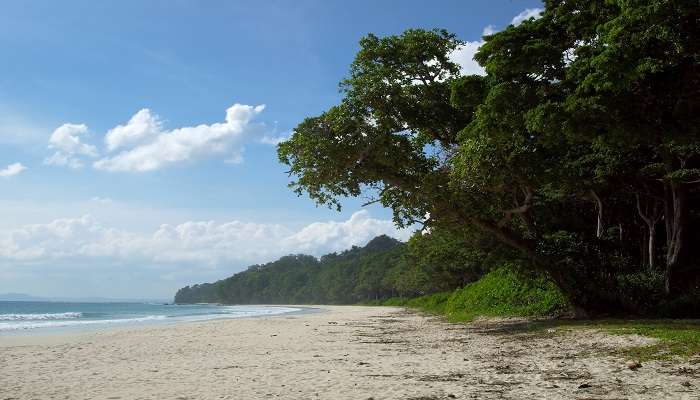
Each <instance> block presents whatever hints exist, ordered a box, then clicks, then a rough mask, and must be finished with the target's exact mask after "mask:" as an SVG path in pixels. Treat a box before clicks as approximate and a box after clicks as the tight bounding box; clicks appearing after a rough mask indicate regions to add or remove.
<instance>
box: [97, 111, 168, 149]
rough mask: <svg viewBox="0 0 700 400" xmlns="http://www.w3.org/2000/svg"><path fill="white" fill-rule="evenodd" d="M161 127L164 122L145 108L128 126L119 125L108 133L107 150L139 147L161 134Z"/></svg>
mask: <svg viewBox="0 0 700 400" xmlns="http://www.w3.org/2000/svg"><path fill="white" fill-rule="evenodd" d="M161 127H162V122H161V121H160V119H159V118H158V116H157V115H154V114H152V113H151V110H149V109H147V108H144V109H142V110H140V111H139V112H137V113H136V114H134V116H133V117H131V119H130V120H129V122H127V123H126V125H118V126H116V127H114V128H112V129H110V130H109V132H107V135H106V136H105V142H106V143H107V150H108V151H114V150H116V149H118V148H120V147H124V146H131V145H137V144H141V143H143V142H144V141H146V140H148V139H153V138H155V137H156V136H158V134H159V133H160V132H161Z"/></svg>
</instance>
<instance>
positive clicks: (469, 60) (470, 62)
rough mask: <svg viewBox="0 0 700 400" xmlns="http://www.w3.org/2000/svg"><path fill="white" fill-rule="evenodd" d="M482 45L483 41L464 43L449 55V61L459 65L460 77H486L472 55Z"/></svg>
mask: <svg viewBox="0 0 700 400" xmlns="http://www.w3.org/2000/svg"><path fill="white" fill-rule="evenodd" d="M482 44H484V41H483V40H480V41H476V42H465V43H464V45H462V46H460V47H459V48H458V49H456V50H455V51H453V52H452V53H451V54H450V61H452V62H454V63H456V64H457V65H459V68H460V72H461V74H462V75H486V71H485V70H484V67H482V66H481V65H479V63H478V62H476V60H474V55H475V54H476V52H477V51H478V50H479V47H481V45H482Z"/></svg>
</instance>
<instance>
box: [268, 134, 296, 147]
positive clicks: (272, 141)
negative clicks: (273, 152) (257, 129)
mask: <svg viewBox="0 0 700 400" xmlns="http://www.w3.org/2000/svg"><path fill="white" fill-rule="evenodd" d="M291 137H292V133H291V132H289V133H287V134H284V135H280V136H268V135H265V136H263V137H262V139H260V143H263V144H269V145H272V146H277V145H278V144H280V143H282V142H286V141H287V140H289V138H291Z"/></svg>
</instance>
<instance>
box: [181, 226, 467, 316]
mask: <svg viewBox="0 0 700 400" xmlns="http://www.w3.org/2000/svg"><path fill="white" fill-rule="evenodd" d="M440 240H441V239H440V238H439V237H433V236H431V235H426V236H425V237H416V238H414V239H413V240H411V241H410V242H409V243H408V244H404V243H401V242H399V241H397V240H395V239H391V238H389V237H387V236H379V237H376V238H374V239H373V240H371V241H370V242H369V243H367V245H366V246H364V247H354V248H352V249H350V250H347V251H344V252H342V253H340V254H335V253H333V254H328V255H325V256H323V257H321V258H320V259H317V258H315V257H312V256H308V255H290V256H286V257H282V258H280V259H279V260H277V261H274V262H271V263H267V264H264V265H253V266H251V267H249V268H248V269H247V270H246V271H243V272H240V273H238V274H235V275H233V276H231V277H230V278H227V279H223V280H220V281H218V282H215V283H204V284H199V285H193V286H187V287H185V288H182V289H180V290H179V291H178V292H177V294H176V295H175V302H176V303H226V304H352V303H358V302H367V301H370V300H374V301H377V300H382V299H387V298H390V297H414V296H420V295H425V294H429V293H435V292H438V291H445V290H452V289H455V288H457V287H459V286H461V285H462V284H464V283H466V282H469V281H471V280H474V279H477V278H478V277H479V276H480V269H479V268H480V265H481V264H479V267H478V268H477V267H476V266H475V265H474V264H472V263H470V261H469V260H467V259H465V260H463V261H461V262H460V261H456V260H452V261H451V262H449V263H442V262H436V261H435V260H434V258H435V257H436V256H435V255H434V253H432V254H431V253H423V251H422V250H423V248H424V246H426V243H433V247H434V249H439V248H442V249H444V251H445V253H446V254H448V255H454V254H457V253H458V252H459V250H461V246H458V248H457V249H453V248H451V247H450V243H441V245H442V247H440V246H439V245H437V244H434V242H438V241H440ZM455 252H457V253H455Z"/></svg>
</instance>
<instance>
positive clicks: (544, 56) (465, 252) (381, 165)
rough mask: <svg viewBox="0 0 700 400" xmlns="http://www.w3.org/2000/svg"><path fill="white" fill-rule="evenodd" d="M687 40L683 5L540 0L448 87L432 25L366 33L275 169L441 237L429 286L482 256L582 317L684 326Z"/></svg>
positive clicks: (690, 186) (691, 299)
mask: <svg viewBox="0 0 700 400" xmlns="http://www.w3.org/2000/svg"><path fill="white" fill-rule="evenodd" d="M699 32H700V7H698V3H697V0H624V1H623V0H566V1H563V0H548V1H546V2H545V10H544V12H543V13H542V15H541V17H540V18H538V19H535V18H531V19H530V20H527V21H525V22H523V23H522V24H520V25H518V26H509V27H507V28H506V29H504V30H503V31H500V32H497V33H495V34H493V35H489V36H486V37H485V38H484V39H485V44H484V45H483V46H482V47H481V49H480V50H479V52H478V53H477V56H476V59H477V61H479V63H480V64H481V65H482V66H484V67H485V69H486V76H461V75H460V72H459V71H460V70H459V67H458V66H457V65H456V64H454V63H453V62H452V61H451V60H450V57H449V55H450V53H451V52H452V51H454V50H455V49H457V48H458V47H459V46H460V45H461V44H462V43H461V42H460V41H459V40H457V39H456V38H455V36H454V35H452V34H450V33H448V32H446V31H444V30H432V31H428V30H420V29H413V30H408V31H406V32H404V33H403V34H401V35H398V36H388V37H384V38H379V37H377V36H375V35H371V34H370V35H368V36H367V37H365V38H363V39H362V40H361V41H360V50H359V52H358V54H357V56H356V58H355V60H354V62H353V63H352V65H351V67H350V76H349V77H348V78H347V79H346V80H344V81H343V82H342V83H341V88H342V90H343V94H344V98H343V99H342V101H341V102H340V103H339V104H338V105H337V106H334V107H332V108H330V109H329V110H328V111H326V112H324V113H323V114H321V115H319V116H316V117H311V118H307V119H306V120H305V121H303V122H302V123H301V124H300V125H299V126H298V127H297V128H296V129H295V131H294V134H293V135H292V137H291V139H290V140H289V141H287V142H284V143H281V144H280V145H279V148H278V152H279V158H280V161H281V162H282V163H283V164H286V165H287V166H289V170H290V175H291V176H292V177H293V179H294V180H293V182H292V183H291V186H292V188H293V189H294V190H295V191H296V192H297V193H298V194H306V195H308V196H309V197H311V198H312V199H313V200H315V201H316V202H318V203H320V204H326V205H329V206H332V207H339V206H340V201H341V200H342V198H344V197H348V196H351V197H356V196H360V195H365V196H372V197H374V199H373V200H372V201H374V202H379V203H381V204H383V205H384V206H386V207H389V208H391V209H392V210H393V212H394V220H395V222H396V223H397V224H399V225H402V226H410V225H413V224H422V225H423V226H424V227H425V228H427V229H429V231H430V232H431V234H430V236H434V237H436V238H441V239H440V240H435V241H426V242H424V243H422V244H423V246H424V250H425V252H426V253H433V255H434V256H435V260H436V262H439V263H441V264H440V265H442V266H444V271H445V272H446V273H447V274H446V275H444V276H440V275H438V274H433V275H429V276H428V278H427V279H430V280H432V279H434V281H432V282H431V283H430V284H431V285H432V286H433V287H432V288H431V290H435V289H436V288H437V287H438V286H444V289H449V288H450V287H457V286H461V285H462V284H464V283H465V282H466V281H468V280H469V278H466V279H465V277H466V276H467V275H464V274H461V273H457V274H452V273H450V272H451V267H450V266H451V265H452V266H454V265H461V266H464V265H465V264H464V263H462V261H463V260H467V261H466V264H469V265H471V267H470V268H468V269H467V270H469V271H470V273H474V272H476V273H481V272H484V271H485V270H487V269H489V268H490V266H489V265H488V264H482V263H481V260H487V259H489V258H494V259H499V262H502V261H504V260H505V261H510V262H512V263H514V264H517V265H521V266H522V269H524V270H525V271H529V272H530V275H531V276H545V277H546V278H547V279H550V280H551V281H552V282H553V283H554V284H555V285H556V286H557V287H558V288H559V290H560V291H561V292H562V293H563V294H564V295H565V296H566V299H567V300H568V301H569V302H570V303H571V304H573V305H574V306H575V307H576V308H578V309H581V310H586V311H588V312H589V313H611V312H612V313H625V314H627V313H635V314H640V313H649V314H656V315H659V314H662V315H695V316H697V315H700V311H699V304H700V302H699V301H698V299H700V262H698V260H699V259H700V257H699V256H700V246H698V244H699V243H700V207H699V205H700V189H699V188H700V141H698V133H699V132H698V129H699V127H700V67H699V63H698V58H699V54H700V37H699V35H698V33H699ZM419 241H420V240H419ZM441 243H443V244H444V243H450V244H451V245H450V246H449V249H450V251H444V250H445V249H440V248H438V251H435V252H433V251H432V250H433V245H438V246H439V245H440V244H441ZM339 257H342V255H341V256H339ZM409 264H410V263H409ZM417 264H418V263H417ZM417 264H416V265H417ZM497 264H498V262H495V263H494V262H491V266H493V265H497ZM411 265H412V264H411ZM411 265H408V266H404V267H405V268H406V270H410V269H411V268H412V267H411ZM421 270H422V269H421V268H420V267H417V269H416V274H415V275H416V277H415V279H416V280H418V281H419V280H421V279H426V276H425V275H424V274H423V276H421V274H422V273H421ZM460 279H461V281H460V282H457V281H459V280H460ZM375 283H376V282H375ZM322 289H323V288H322V287H319V288H318V290H322ZM394 289H396V288H394ZM321 293H325V291H323V290H322V291H321ZM346 293H349V292H346ZM413 294H414V295H418V294H420V293H419V292H418V291H416V292H415V293H413ZM347 295H348V296H349V294H347ZM319 296H321V294H319ZM361 298H362V297H361V296H360V297H354V299H358V300H359V299H361ZM321 299H322V298H321V297H319V300H321ZM470 301H471V300H470ZM470 304H472V303H470Z"/></svg>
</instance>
